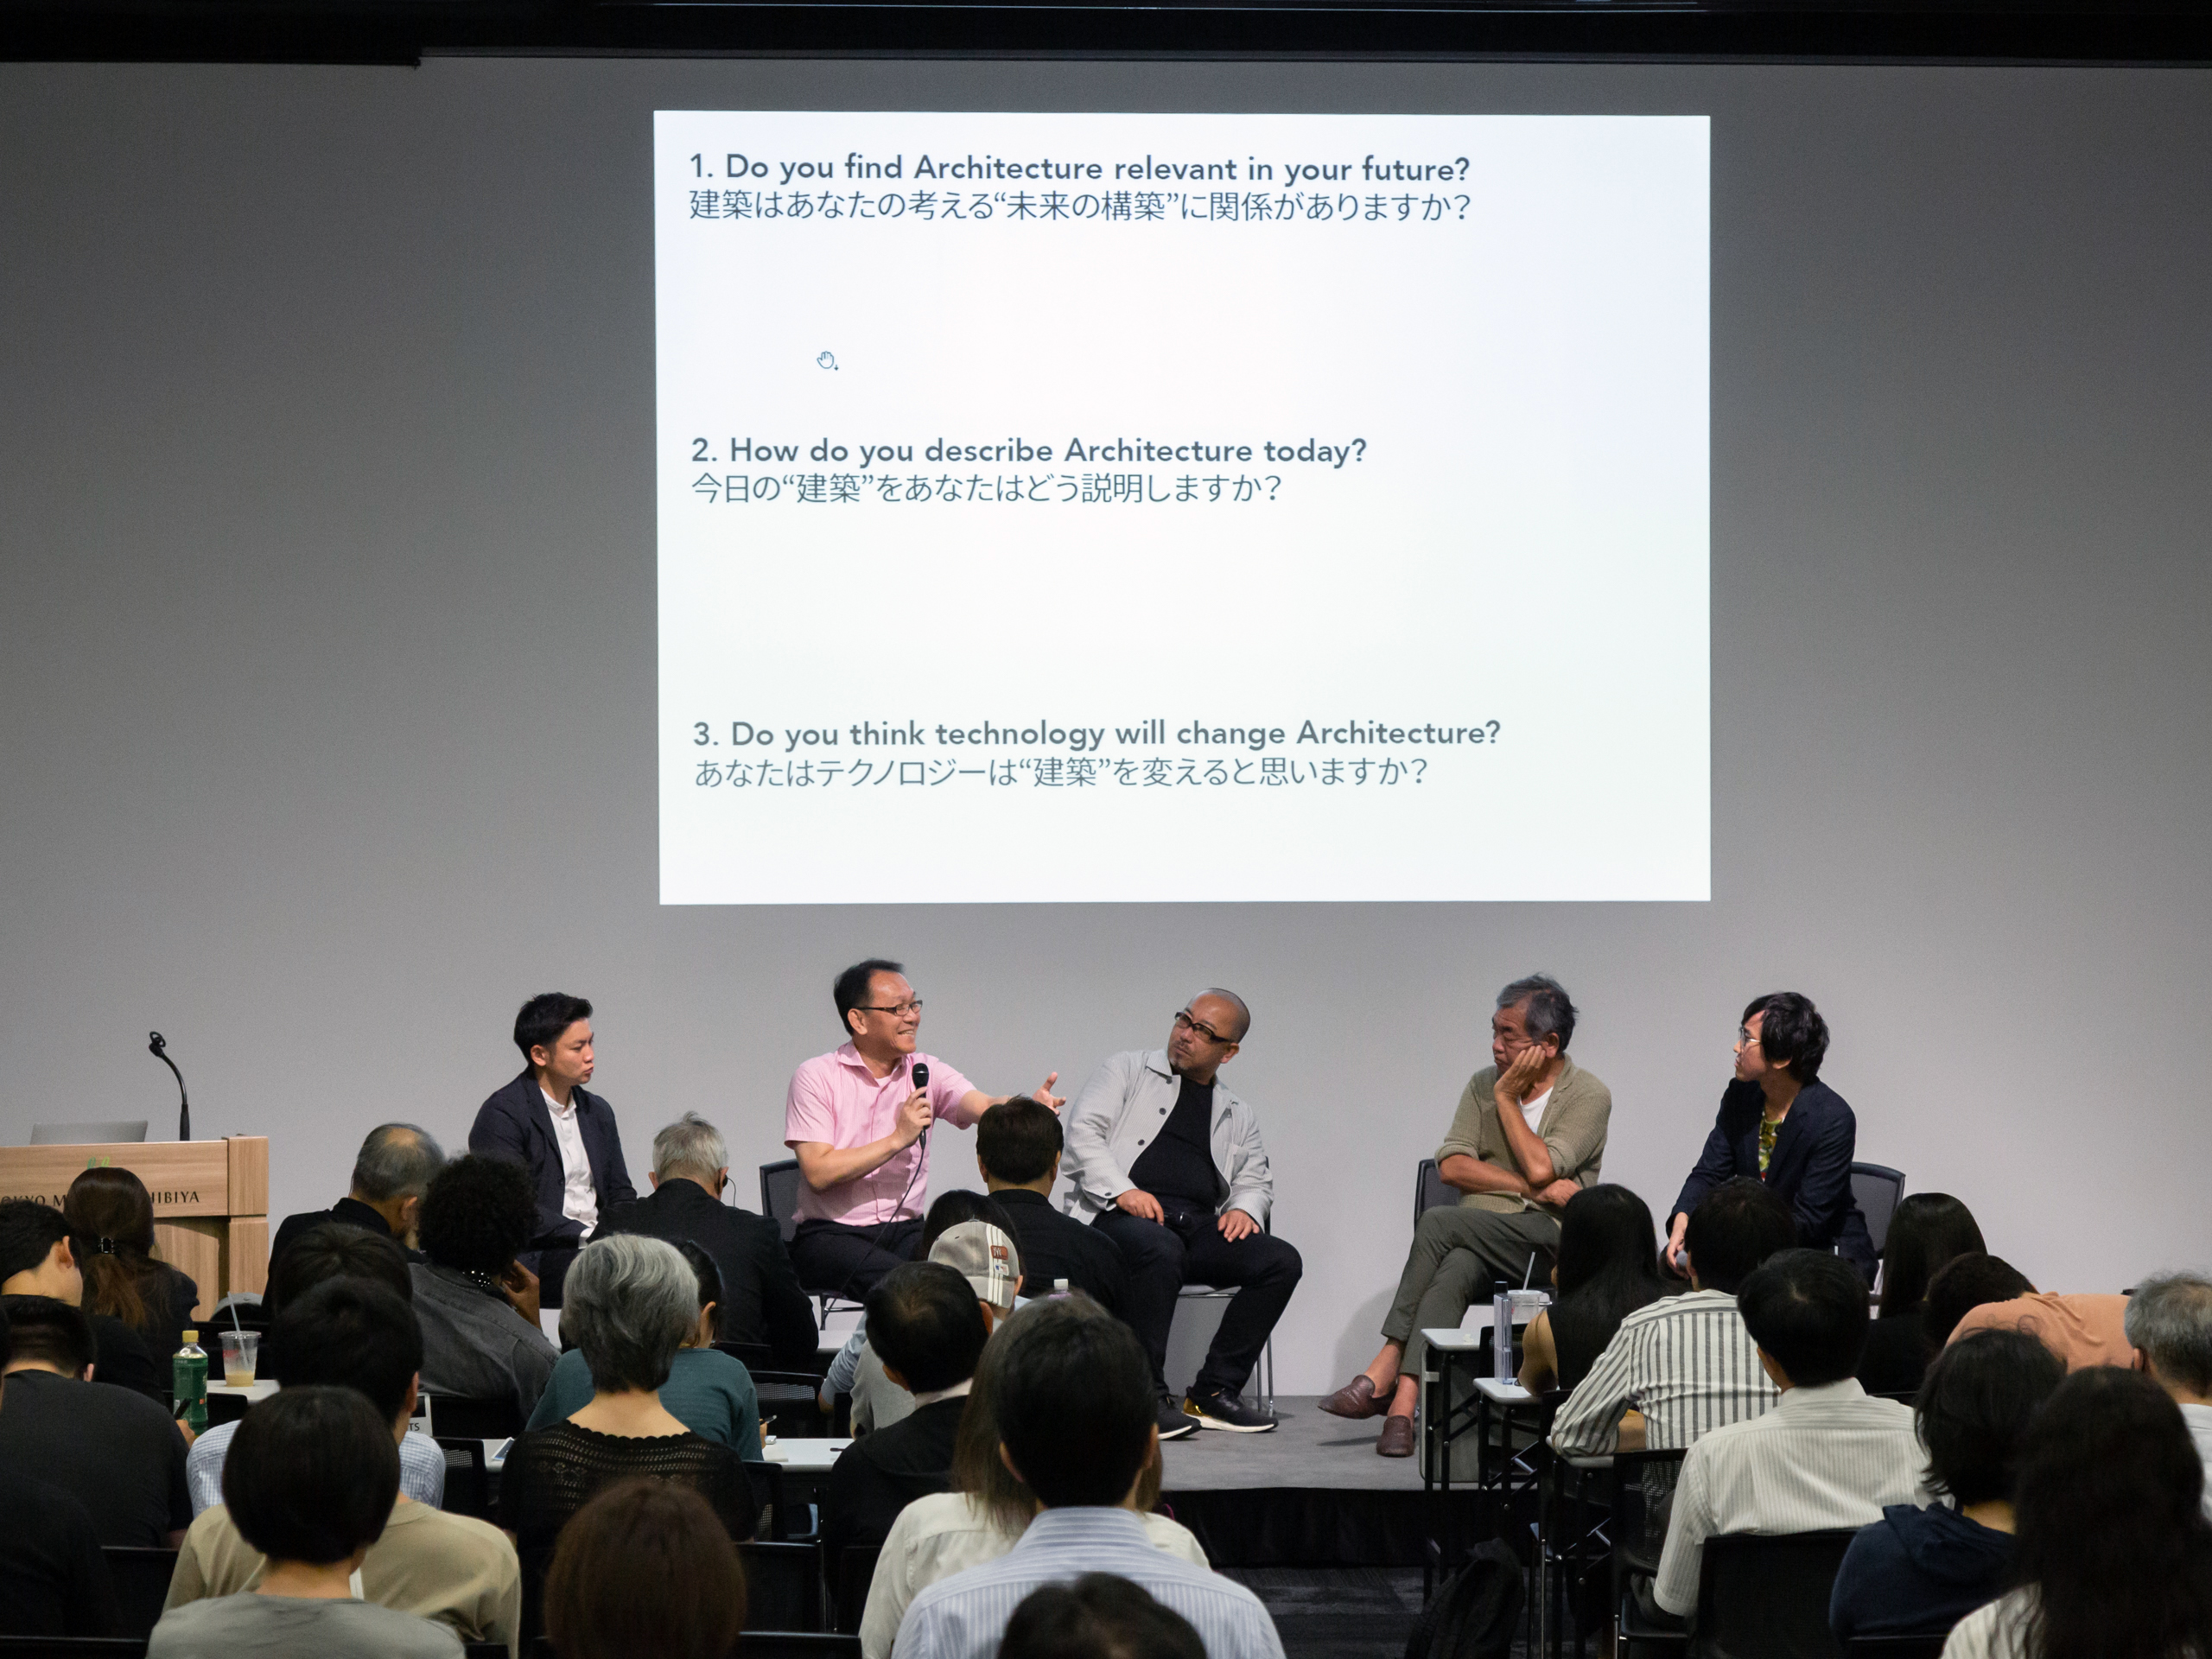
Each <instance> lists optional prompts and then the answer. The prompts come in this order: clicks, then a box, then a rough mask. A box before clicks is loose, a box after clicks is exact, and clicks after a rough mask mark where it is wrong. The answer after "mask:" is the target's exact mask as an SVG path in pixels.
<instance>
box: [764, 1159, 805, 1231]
mask: <svg viewBox="0 0 2212 1659" xmlns="http://www.w3.org/2000/svg"><path fill="white" fill-rule="evenodd" d="M798 1184H799V1173H798V1159H796V1158H786V1159H785V1160H783V1161H782V1162H781V1163H776V1164H763V1165H761V1166H760V1213H761V1214H762V1215H764V1216H766V1217H768V1218H769V1219H770V1220H772V1221H773V1222H774V1223H775V1224H776V1230H777V1231H778V1232H779V1233H781V1234H782V1235H783V1236H784V1243H786V1244H788V1243H791V1235H792V1234H793V1233H795V1232H797V1231H798Z"/></svg>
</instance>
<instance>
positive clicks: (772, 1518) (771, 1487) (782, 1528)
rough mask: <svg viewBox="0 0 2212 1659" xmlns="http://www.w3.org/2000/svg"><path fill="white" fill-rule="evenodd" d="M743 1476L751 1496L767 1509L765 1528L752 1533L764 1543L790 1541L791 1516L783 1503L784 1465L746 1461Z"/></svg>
mask: <svg viewBox="0 0 2212 1659" xmlns="http://www.w3.org/2000/svg"><path fill="white" fill-rule="evenodd" d="M745 1478H746V1479H747V1481H748V1482H750V1483H751V1484H752V1487H753V1497H754V1498H755V1499H757V1500H758V1501H759V1502H760V1503H762V1504H764V1505H765V1506H766V1510H767V1521H768V1525H767V1530H766V1532H765V1533H757V1534H755V1536H756V1537H759V1538H760V1539H761V1540H762V1541H764V1542H766V1543H774V1544H782V1543H788V1542H790V1541H791V1516H790V1514H789V1513H788V1512H787V1511H786V1510H785V1504H784V1465H782V1464H780V1463H747V1465H745Z"/></svg>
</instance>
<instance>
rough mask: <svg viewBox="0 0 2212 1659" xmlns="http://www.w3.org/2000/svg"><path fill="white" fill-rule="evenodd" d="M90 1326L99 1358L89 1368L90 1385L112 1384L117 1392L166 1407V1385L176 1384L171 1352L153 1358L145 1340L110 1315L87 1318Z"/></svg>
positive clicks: (95, 1314) (90, 1315) (173, 1355)
mask: <svg viewBox="0 0 2212 1659" xmlns="http://www.w3.org/2000/svg"><path fill="white" fill-rule="evenodd" d="M86 1317H87V1318H88V1319H91V1320H92V1346H93V1349H94V1351H96V1352H97V1354H98V1355H99V1357H98V1359H97V1360H96V1361H95V1362H94V1363H93V1365H92V1381H94V1382H95V1383H113V1384H114V1385H115V1386H116V1387H117V1388H118V1389H130V1391H131V1392H132V1393H134V1394H143V1395H145V1396H146V1397H147V1398H148V1399H149V1400H151V1401H153V1402H154V1403H155V1404H156V1405H162V1406H165V1405H166V1404H167V1402H168V1397H169V1384H170V1383H172V1382H173V1381H175V1372H174V1371H173V1370H172V1369H171V1361H172V1360H174V1359H175V1352H174V1351H171V1352H169V1353H166V1354H163V1355H162V1356H161V1357H160V1358H158V1359H156V1357H154V1351H153V1350H152V1349H150V1348H149V1347H147V1345H146V1338H143V1337H142V1336H140V1335H139V1334H138V1333H137V1332H136V1331H133V1330H132V1329H131V1328H130V1326H129V1325H125V1324H124V1322H123V1321H122V1320H121V1319H117V1318H116V1317H115V1316H114V1315H113V1314H112V1313H92V1314H88V1315H86Z"/></svg>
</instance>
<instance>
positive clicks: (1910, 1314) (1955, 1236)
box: [1881, 1192, 1989, 1319]
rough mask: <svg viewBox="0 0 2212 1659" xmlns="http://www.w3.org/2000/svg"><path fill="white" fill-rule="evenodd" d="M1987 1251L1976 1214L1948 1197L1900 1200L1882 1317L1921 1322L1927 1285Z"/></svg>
mask: <svg viewBox="0 0 2212 1659" xmlns="http://www.w3.org/2000/svg"><path fill="white" fill-rule="evenodd" d="M1987 1249H1989V1246H1988V1245H1987V1244H1986V1243H1984V1242H1983V1239H1982V1236H1981V1229H1980V1227H1978V1226H1977V1225H1975V1224H1974V1211H1971V1210H1969V1209H1967V1207H1966V1205H1963V1204H1961V1203H1960V1202H1959V1200H1958V1199H1956V1198H1953V1197H1952V1196H1951V1195H1950V1194H1949V1193H1948V1192H1915V1193H1913V1194H1912V1195H1911V1196H1910V1197H1909V1198H1904V1199H1902V1200H1900V1201H1899V1203H1898V1205H1897V1210H1896V1211H1895V1212H1894V1213H1893V1214H1891V1217H1890V1234H1889V1236H1888V1237H1887V1238H1885V1239H1884V1240H1883V1241H1882V1313H1881V1317H1882V1318H1884V1319H1918V1318H1919V1317H1920V1305H1921V1303H1923V1301H1925V1300H1927V1298H1928V1281H1929V1280H1930V1279H1933V1278H1934V1277H1935V1276H1936V1274H1938V1273H1939V1272H1941V1271H1942V1268H1943V1266H1944V1264H1945V1263H1946V1262H1951V1261H1953V1260H1955V1259H1956V1258H1957V1257H1959V1256H1961V1255H1981V1254H1983V1253H1984V1252H1986V1250H1987Z"/></svg>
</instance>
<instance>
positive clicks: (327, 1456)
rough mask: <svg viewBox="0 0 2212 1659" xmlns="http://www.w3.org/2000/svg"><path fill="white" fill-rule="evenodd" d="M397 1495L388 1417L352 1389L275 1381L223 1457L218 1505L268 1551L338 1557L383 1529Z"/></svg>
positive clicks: (310, 1558) (285, 1556)
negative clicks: (295, 1385)
mask: <svg viewBox="0 0 2212 1659" xmlns="http://www.w3.org/2000/svg"><path fill="white" fill-rule="evenodd" d="M398 1496H399V1448H398V1446H396V1445H395V1444H393V1442H392V1438H391V1423H390V1422H389V1421H385V1420H382V1419H380V1418H379V1417H378V1414H377V1408H375V1407H374V1406H372V1405H371V1404H370V1403H369V1402H368V1398H367V1396H366V1395H363V1394H361V1393H359V1391H358V1390H356V1389H340V1388H328V1387H321V1388H296V1389H295V1388H285V1389H278V1390H277V1392H276V1393H275V1394H273V1395H270V1396H269V1398H268V1399H266V1400H264V1401H262V1402H260V1403H259V1404H257V1405H256V1406H255V1407H254V1408H253V1409H252V1410H251V1411H249V1412H247V1413H246V1414H245V1417H244V1419H243V1420H241V1421H240V1422H239V1424H238V1432H237V1433H235V1434H234V1435H233V1436H232V1440H231V1444H230V1449H229V1450H228V1451H227V1452H226V1453H225V1454H224V1457H223V1504H224V1507H225V1508H226V1509H227V1510H229V1511H230V1516H231V1521H232V1524H233V1525H234V1526H236V1527H237V1528H238V1534H239V1535H240V1536H241V1537H243V1538H244V1539H245V1541H246V1542H248V1543H249V1544H251V1545H252V1546H253V1547H254V1548H256V1549H257V1550H259V1551H260V1552H261V1553H262V1554H264V1555H266V1556H268V1557H269V1559H270V1560H271V1561H301V1562H306V1563H308V1564H309V1565H312V1566H318V1567H322V1566H328V1565H329V1564H330V1563H332V1562H334V1561H342V1560H345V1559H346V1557H347V1556H349V1555H351V1554H353V1552H354V1551H355V1550H357V1549H365V1548H367V1547H368V1546H369V1545H371V1544H373V1543H374V1542H376V1541H377V1540H378V1538H379V1537H381V1536H382V1535H383V1534H384V1528H385V1522H386V1521H387V1520H389V1519H390V1518H391V1506H392V1503H393V1500H394V1499H396V1498H397V1497H398Z"/></svg>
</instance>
